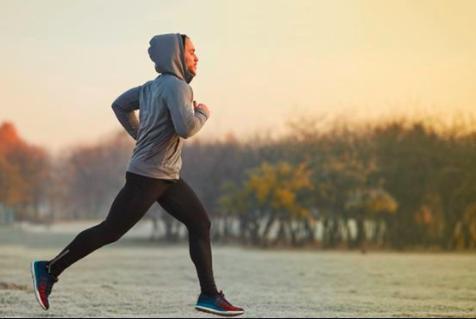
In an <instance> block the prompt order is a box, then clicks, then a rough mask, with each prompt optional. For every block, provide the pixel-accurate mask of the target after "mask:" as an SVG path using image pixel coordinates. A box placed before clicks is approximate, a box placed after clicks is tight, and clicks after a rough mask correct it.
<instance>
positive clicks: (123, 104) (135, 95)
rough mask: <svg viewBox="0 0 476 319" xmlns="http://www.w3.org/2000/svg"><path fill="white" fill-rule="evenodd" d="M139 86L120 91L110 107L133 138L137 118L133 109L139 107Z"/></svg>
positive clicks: (136, 130) (137, 125)
mask: <svg viewBox="0 0 476 319" xmlns="http://www.w3.org/2000/svg"><path fill="white" fill-rule="evenodd" d="M140 88H141V87H140V86H138V87H135V88H132V89H129V90H127V91H126V92H124V93H122V94H121V95H120V96H119V97H118V98H117V99H116V100H115V101H114V102H113V103H112V109H113V111H114V113H115V114H116V117H117V119H118V120H119V122H120V123H121V125H122V126H123V127H124V129H125V130H126V131H127V133H129V135H130V136H132V138H133V139H134V140H137V133H138V130H139V120H138V119H137V116H136V114H135V113H134V110H137V109H139V92H140Z"/></svg>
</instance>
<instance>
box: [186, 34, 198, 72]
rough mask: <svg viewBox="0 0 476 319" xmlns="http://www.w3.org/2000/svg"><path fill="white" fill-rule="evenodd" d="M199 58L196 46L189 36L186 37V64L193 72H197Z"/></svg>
mask: <svg viewBox="0 0 476 319" xmlns="http://www.w3.org/2000/svg"><path fill="white" fill-rule="evenodd" d="M197 63H198V58H197V56H196V55H195V47H194V46H193V43H192V41H191V40H190V39H189V38H186V39H185V65H186V66H187V69H188V70H189V71H190V72H191V73H192V74H193V75H196V74H197Z"/></svg>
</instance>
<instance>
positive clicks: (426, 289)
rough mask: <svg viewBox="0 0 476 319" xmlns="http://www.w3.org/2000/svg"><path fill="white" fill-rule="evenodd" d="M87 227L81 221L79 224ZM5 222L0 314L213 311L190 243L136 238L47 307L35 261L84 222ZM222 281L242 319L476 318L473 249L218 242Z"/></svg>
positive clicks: (91, 266) (62, 288)
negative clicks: (324, 248)
mask: <svg viewBox="0 0 476 319" xmlns="http://www.w3.org/2000/svg"><path fill="white" fill-rule="evenodd" d="M82 227H84V225H81V227H79V228H82ZM27 229H28V230H26V228H23V229H19V228H14V227H5V226H4V227H0V257H1V258H0V316H1V317H4V316H22V317H25V316H27V317H48V316H55V317H59V316H68V317H79V316H82V317H99V316H103V317H104V316H114V317H206V315H202V314H201V313H199V312H197V311H195V310H194V308H193V305H194V303H195V301H196V297H197V296H198V293H199V286H198V280H197V278H196V273H195V269H194V267H193V264H192V262H191V260H190V257H189V255H188V247H187V246H185V245H178V246H170V245H168V246H165V245H163V244H150V243H149V244H146V245H139V244H138V242H137V241H132V239H131V238H129V237H128V238H124V239H123V240H121V241H120V242H118V243H116V244H114V245H111V246H108V247H105V248H102V249H101V250H99V251H97V252H95V253H93V254H92V255H90V256H88V257H86V258H85V259H83V260H81V261H80V262H78V263H77V264H75V265H73V266H72V267H71V268H70V269H68V270H67V271H66V272H65V273H64V274H63V275H62V276H61V277H60V282H59V283H58V284H57V285H56V286H55V287H54V290H53V294H52V296H51V309H50V310H49V311H48V312H45V311H43V310H42V309H41V308H40V306H39V305H38V304H37V302H36V300H35V297H34V295H33V292H32V288H31V279H30V273H29V263H30V261H31V260H32V259H34V258H51V257H54V256H55V254H56V253H57V252H59V250H60V249H61V248H62V247H63V246H64V245H66V244H67V243H69V242H70V240H71V239H72V237H73V236H74V235H75V232H76V231H77V228H74V227H71V228H68V227H63V228H62V229H63V232H61V231H58V230H57V229H56V228H53V230H52V231H50V232H47V231H45V230H44V229H42V228H38V229H33V228H31V227H30V228H27ZM55 229H56V230H55ZM213 253H214V255H213V257H214V266H215V275H216V281H217V284H218V287H219V288H221V289H223V290H224V292H225V295H226V296H227V297H229V299H230V301H232V302H234V303H236V304H237V305H240V306H242V307H244V308H245V310H246V314H245V316H244V317H247V316H249V317H265V316H267V317H268V316H272V317H328V316H329V317H354V316H356V317H403V316H404V317H408V316H411V317H448V316H450V317H453V316H454V317H456V316H458V317H461V316H464V317H476V255H474V254H416V253H409V254H400V253H370V254H366V255H361V254H359V253H353V252H352V253H344V252H320V251H317V252H315V253H314V252H309V251H307V252H293V251H261V250H250V249H242V248H237V247H223V246H218V245H215V246H214V250H213Z"/></svg>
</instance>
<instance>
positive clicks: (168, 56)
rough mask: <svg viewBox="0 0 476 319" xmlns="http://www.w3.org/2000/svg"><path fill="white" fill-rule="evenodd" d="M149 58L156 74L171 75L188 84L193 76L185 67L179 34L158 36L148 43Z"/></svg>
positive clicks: (183, 50) (183, 49)
mask: <svg viewBox="0 0 476 319" xmlns="http://www.w3.org/2000/svg"><path fill="white" fill-rule="evenodd" d="M149 44H150V46H149V49H148V52H149V57H150V59H151V60H152V61H153V62H154V63H155V70H156V71H157V72H158V73H169V74H173V75H175V76H176V77H178V78H179V79H181V80H184V81H185V82H187V83H190V82H191V81H192V79H193V77H194V75H193V74H192V73H191V72H190V71H189V70H188V68H187V67H186V65H185V56H184V52H185V48H184V46H183V42H182V37H181V35H180V33H169V34H160V35H156V36H154V37H153V38H152V39H151V40H150V41H149Z"/></svg>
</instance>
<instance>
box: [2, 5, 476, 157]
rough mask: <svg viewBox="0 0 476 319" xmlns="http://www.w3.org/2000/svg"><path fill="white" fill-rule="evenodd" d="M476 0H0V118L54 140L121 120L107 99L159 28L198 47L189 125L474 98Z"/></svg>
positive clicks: (133, 81)
mask: <svg viewBox="0 0 476 319" xmlns="http://www.w3.org/2000/svg"><path fill="white" fill-rule="evenodd" d="M475 30H476V1H473V0H465V1H463V0H459V1H458V0H456V1H451V0H446V1H443V0H441V1H440V0H424V1H423V0H398V1H397V0H395V1H393V0H385V1H381V0H375V1H369V0H365V1H364V0H362V1H357V0H340V1H336V0H326V1H319V0H310V1H296V0H289V1H277V0H272V1H244V0H240V1H233V0H230V1H225V0H216V1H211V0H209V1H177V0H170V1H157V0H154V1H141V0H136V1H125V0H124V1H122V0H121V1H119V0H97V1H87V0H81V1H72V0H71V1H64V0H57V1H56V0H55V1H54V0H42V1H33V0H31V1H26V0H12V1H6V0H0V36H1V37H0V39H1V50H0V70H1V73H0V85H1V90H0V97H1V101H2V103H1V106H0V122H2V121H5V120H9V121H12V122H14V123H15V124H16V126H17V127H18V129H19V131H20V133H21V134H22V135H23V136H24V137H25V138H26V139H27V140H29V141H31V142H33V143H37V144H40V145H43V146H45V147H47V148H49V149H50V150H59V149H61V148H62V147H64V146H68V145H72V144H75V143H79V142H94V141H97V140H98V139H99V138H101V137H103V136H104V135H105V134H108V133H110V132H113V131H114V130H117V129H120V125H119V123H118V122H117V120H116V118H115V116H114V114H113V112H112V110H111V108H110V105H111V103H112V101H113V100H114V99H115V98H116V97H117V96H118V95H119V94H121V93H122V92H123V91H125V90H127V89H128V88H130V87H133V86H137V85H141V84H143V83H145V82H146V81H148V80H150V79H153V78H155V77H156V73H155V71H154V68H153V63H152V62H151V61H150V60H149V57H148V55H147V48H148V41H149V40H150V38H151V37H152V36H153V35H155V34H161V33H170V32H179V33H186V34H188V35H189V36H190V37H191V38H192V41H193V42H194V44H195V46H196V48H197V54H198V57H199V59H200V61H199V65H198V72H199V73H198V75H197V76H196V77H195V78H194V80H193V81H192V83H191V84H192V87H193V89H194V94H195V98H196V100H197V101H199V102H203V103H205V104H207V105H208V106H209V107H210V109H211V111H212V117H211V118H210V120H209V121H208V123H207V125H206V126H205V127H204V128H203V130H202V131H201V132H200V133H199V134H198V136H200V138H209V137H218V136H222V135H223V134H225V133H226V132H230V131H232V132H235V133H236V134H237V135H239V136H249V134H250V133H251V132H255V131H257V130H258V131H261V130H273V131H276V132H279V131H281V130H282V129H283V127H284V124H285V122H286V120H287V119H293V118H296V117H298V116H299V115H301V116H303V115H304V116H317V115H323V114H324V115H329V116H346V117H348V118H350V119H352V120H353V119H369V118H375V117H376V116H382V115H388V114H394V113H397V114H410V115H412V114H417V113H421V112H425V113H426V114H439V115H442V116H446V117H447V116H450V115H452V114H459V115H461V114H467V113H468V114H469V113H474V111H473V110H476V104H475V101H476V63H475V57H476V32H475Z"/></svg>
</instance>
